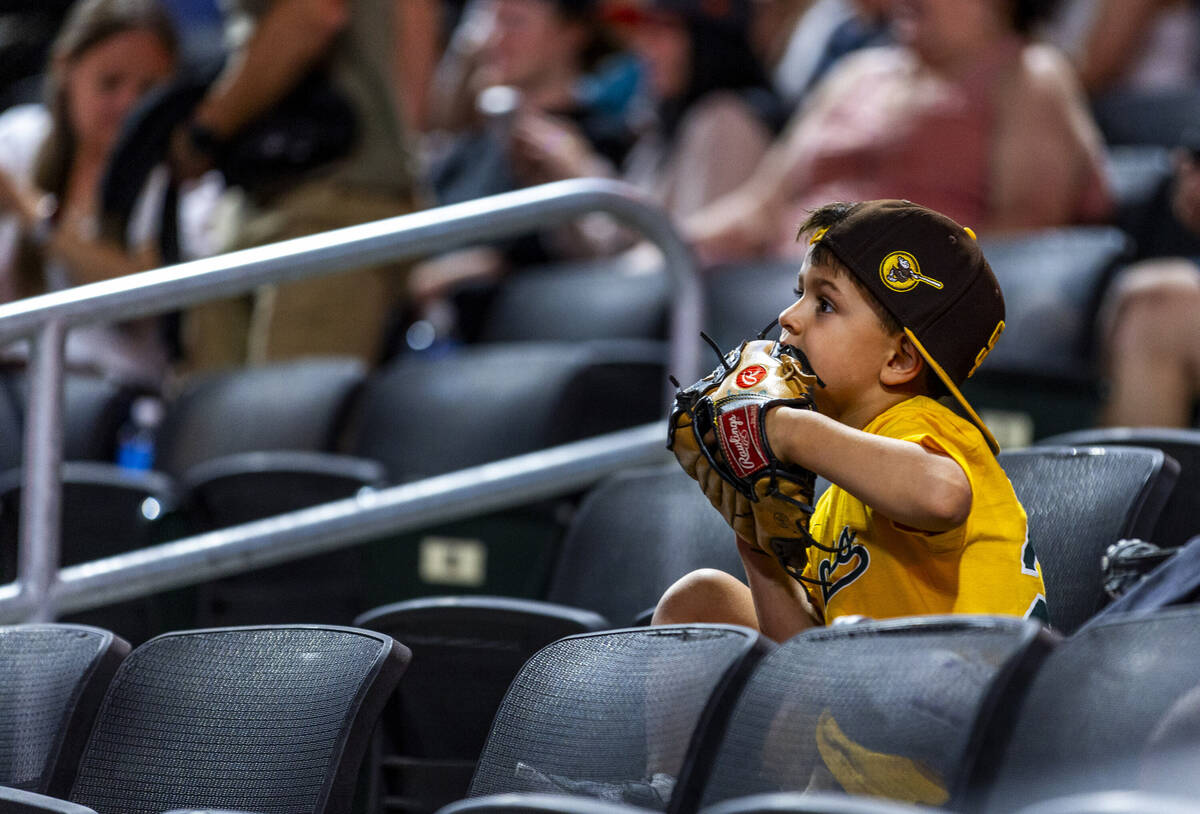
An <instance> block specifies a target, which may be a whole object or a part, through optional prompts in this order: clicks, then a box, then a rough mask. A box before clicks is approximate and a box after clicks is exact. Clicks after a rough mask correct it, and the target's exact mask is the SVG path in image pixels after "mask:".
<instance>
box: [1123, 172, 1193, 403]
mask: <svg viewBox="0 0 1200 814" xmlns="http://www.w3.org/2000/svg"><path fill="white" fill-rule="evenodd" d="M1172 205H1173V208H1174V212H1175V217H1176V218H1178V219H1179V221H1180V223H1182V224H1184V225H1185V226H1187V227H1188V228H1189V229H1191V230H1192V231H1194V232H1196V233H1197V234H1200V163H1198V161H1197V157H1196V156H1195V155H1186V154H1180V156H1179V158H1178V168H1177V172H1176V185H1175V192H1174V198H1173V200H1172ZM1197 262H1198V259H1197V258H1190V259H1188V258H1156V259H1152V260H1146V261H1143V262H1141V263H1136V264H1134V265H1132V266H1130V267H1129V268H1128V269H1126V270H1125V271H1123V272H1122V273H1121V275H1120V276H1119V277H1118V278H1117V279H1116V280H1115V281H1114V282H1113V285H1112V287H1111V288H1110V289H1109V292H1108V294H1107V295H1106V299H1105V302H1104V304H1103V306H1102V309H1101V320H1100V325H1101V331H1102V336H1103V347H1104V355H1105V361H1106V364H1107V368H1108V379H1109V388H1110V390H1109V394H1108V400H1107V404H1106V407H1105V411H1104V414H1103V417H1102V420H1103V423H1105V424H1107V425H1108V426H1114V427H1124V426H1134V427H1136V426H1161V427H1187V426H1191V425H1193V424H1194V423H1195V420H1196V402H1197V398H1198V397H1200V267H1198V266H1197Z"/></svg>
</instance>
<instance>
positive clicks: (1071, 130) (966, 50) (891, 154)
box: [686, 0, 1112, 262]
mask: <svg viewBox="0 0 1200 814" xmlns="http://www.w3.org/2000/svg"><path fill="white" fill-rule="evenodd" d="M1035 5H1039V4H1037V3H1014V2H1011V0H897V2H896V3H895V6H894V9H893V32H894V35H895V37H896V40H897V44H896V45H894V46H885V47H880V48H869V49H864V50H861V51H858V52H856V53H854V54H852V55H850V56H849V57H846V58H845V59H844V60H842V61H841V62H839V63H838V64H837V66H836V67H834V68H833V70H831V71H830V73H829V74H828V75H827V76H826V78H825V79H824V81H823V82H821V83H820V85H818V87H817V88H815V89H814V91H813V93H812V94H811V95H810V97H809V99H808V100H807V101H806V103H805V104H804V106H803V107H802V108H801V109H800V110H799V111H798V112H797V113H796V115H795V116H794V117H793V120H792V122H791V123H790V124H789V127H788V131H787V132H786V133H785V135H784V136H783V137H782V138H781V140H780V141H779V142H778V143H777V144H776V145H775V146H774V147H773V148H772V150H771V151H770V153H769V154H768V155H767V157H766V159H765V160H764V161H763V162H762V164H761V165H760V166H759V168H758V170H757V171H756V173H755V174H754V176H753V177H752V178H751V179H750V181H749V182H747V183H746V184H745V185H743V186H742V187H741V188H740V189H739V190H737V191H736V192H735V193H734V194H733V195H730V196H728V197H726V198H725V199H723V200H721V201H718V202H716V203H715V204H714V205H713V206H711V207H709V208H707V209H706V210H705V211H703V212H701V213H698V214H697V215H696V216H695V217H694V218H691V219H689V221H688V223H687V226H686V228H687V231H688V233H689V234H690V236H691V237H692V239H693V240H694V241H695V242H696V245H697V248H698V249H699V251H700V253H701V255H702V257H703V258H704V259H706V260H708V261H710V262H711V261H715V260H723V259H736V258H745V257H753V256H761V255H771V254H780V253H789V252H795V251H798V250H799V248H802V247H796V246H795V245H794V243H795V228H796V225H797V224H798V223H800V222H801V221H802V220H803V213H804V212H805V211H807V210H810V209H812V208H813V207H816V206H819V205H821V204H824V203H828V202H830V201H836V200H865V199H871V198H889V197H894V198H908V199H910V200H913V201H916V202H917V203H921V204H923V205H926V206H930V207H933V208H935V209H937V210H939V211H942V212H945V213H947V214H948V215H950V216H951V217H953V218H954V219H955V220H957V221H959V222H960V223H966V224H971V225H973V226H974V227H975V228H978V229H993V230H1000V229H1020V228H1036V227H1042V226H1051V225H1057V224H1065V223H1076V222H1089V221H1100V220H1104V219H1106V218H1107V217H1109V216H1110V214H1111V208H1112V203H1111V200H1110V195H1109V192H1108V188H1107V183H1106V179H1105V175H1104V165H1103V161H1104V154H1103V144H1102V142H1101V139H1100V135H1099V133H1098V131H1097V129H1096V127H1095V124H1094V122H1093V121H1092V120H1091V118H1090V116H1089V114H1088V111H1087V109H1086V107H1085V105H1084V99H1083V95H1082V93H1081V91H1080V89H1079V87H1078V84H1077V82H1076V80H1075V78H1074V75H1073V74H1072V72H1071V69H1070V67H1069V65H1067V64H1066V62H1065V60H1064V59H1063V58H1062V57H1061V56H1060V55H1059V54H1058V53H1057V51H1055V50H1054V49H1053V48H1051V47H1049V46H1045V45H1041V44H1038V43H1035V42H1031V41H1030V39H1029V37H1028V32H1029V30H1030V28H1031V26H1032V25H1033V23H1034V21H1035V19H1036V17H1037V9H1035V8H1034V6H1035Z"/></svg>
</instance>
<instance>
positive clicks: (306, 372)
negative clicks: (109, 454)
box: [157, 356, 381, 627]
mask: <svg viewBox="0 0 1200 814" xmlns="http://www.w3.org/2000/svg"><path fill="white" fill-rule="evenodd" d="M365 378H366V369H365V366H364V365H363V363H362V362H361V361H360V360H358V359H354V358H350V357H339V356H331V357H309V358H305V359H298V360H294V361H288V362H276V363H271V364H267V365H262V366H257V367H246V368H237V369H231V370H223V371H218V372H214V373H208V374H201V375H197V376H194V377H192V378H191V379H189V380H188V382H187V383H186V384H185V386H184V388H183V390H182V391H181V392H180V394H179V395H178V396H177V397H175V398H173V399H172V400H171V401H170V402H169V404H168V409H167V413H166V418H165V420H164V422H163V425H162V428H161V430H160V433H159V438H158V462H157V466H158V467H159V468H160V469H162V470H164V471H166V472H168V473H171V474H172V475H174V476H175V477H177V478H178V480H179V482H180V484H181V487H182V488H181V496H180V501H181V505H182V507H183V514H184V516H185V517H186V519H187V521H188V526H187V528H186V529H185V533H199V532H202V531H209V530H212V529H215V528H223V527H226V526H230V525H235V524H238V523H243V522H248V521H250V520H257V519H260V518H263V517H268V516H270V515H272V514H278V513H281V512H285V511H292V510H295V509H301V508H305V507H307V506H311V505H314V504H318V503H324V502H328V501H331V500H336V499H339V498H343V497H347V496H350V495H353V494H354V493H355V492H357V490H358V489H360V488H362V487H363V486H373V485H378V482H379V480H380V475H381V468H380V467H379V465H378V464H376V463H374V462H372V461H365V460H357V459H353V458H349V457H343V456H341V455H340V454H339V453H340V450H339V443H340V440H341V437H342V433H343V431H344V429H345V427H346V422H347V421H348V420H349V416H350V414H351V412H352V410H353V408H354V404H355V399H356V397H357V395H358V394H359V392H360V389H361V387H362V384H363V381H364V380H365ZM361 556H362V555H361V552H360V551H358V550H353V551H340V552H335V553H332V554H327V555H323V556H320V557H312V558H308V559H305V560H303V561H300V562H296V563H291V564H288V565H284V566H279V567H275V568H269V569H260V570H258V571H256V572H254V573H250V574H245V575H239V576H235V577H228V578H226V579H221V580H216V581H213V582H210V583H206V584H204V585H202V586H199V587H197V588H196V589H195V591H194V598H193V600H192V601H191V604H190V608H191V611H190V612H191V616H189V617H188V622H187V623H186V624H185V626H190V627H194V626H228V625H235V624H263V623H271V624H280V623H287V622H313V621H322V622H336V623H341V624H346V623H349V622H350V620H351V619H353V618H354V615H355V614H356V613H358V612H359V611H361V610H362V608H363V606H361V605H359V604H358V599H357V593H358V592H359V591H360V589H361V580H359V578H358V575H359V573H360V569H361ZM306 575H307V576H308V577H312V578H309V579H306V578H305V577H306ZM314 588H316V589H317V590H314ZM324 601H327V602H328V604H326V605H325V606H324V610H325V612H324V613H322V614H320V615H318V614H316V613H314V610H313V609H314V607H320V606H321V603H322V602H324Z"/></svg>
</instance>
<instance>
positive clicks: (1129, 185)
mask: <svg viewBox="0 0 1200 814" xmlns="http://www.w3.org/2000/svg"><path fill="white" fill-rule="evenodd" d="M1106 158H1107V161H1106V168H1107V175H1108V181H1109V186H1110V188H1111V189H1112V196H1113V201H1114V203H1115V205H1116V213H1115V218H1114V224H1115V225H1116V226H1118V227H1119V228H1120V229H1122V230H1123V231H1124V232H1125V233H1126V234H1128V235H1129V237H1130V238H1132V240H1133V254H1132V256H1131V257H1130V260H1143V259H1146V258H1150V257H1166V256H1184V257H1191V256H1195V255H1198V254H1200V237H1198V236H1197V235H1196V234H1194V233H1193V232H1192V231H1191V230H1189V229H1188V228H1187V227H1186V226H1184V225H1183V224H1181V223H1180V222H1179V220H1178V219H1177V218H1176V217H1175V213H1174V212H1173V211H1172V208H1171V197H1172V194H1173V192H1174V190H1175V171H1174V162H1173V160H1172V158H1171V148H1169V147H1164V146H1160V145H1152V144H1140V145H1116V146H1112V147H1110V148H1109V149H1108V151H1107V154H1106Z"/></svg>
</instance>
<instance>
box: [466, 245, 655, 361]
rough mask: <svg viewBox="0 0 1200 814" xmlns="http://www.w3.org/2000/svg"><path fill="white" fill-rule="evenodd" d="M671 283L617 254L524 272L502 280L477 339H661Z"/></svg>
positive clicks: (489, 340) (505, 340) (519, 340)
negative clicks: (615, 255)
mask: <svg viewBox="0 0 1200 814" xmlns="http://www.w3.org/2000/svg"><path fill="white" fill-rule="evenodd" d="M670 291H671V287H670V283H669V281H668V279H667V275H666V273H665V271H664V269H663V268H662V266H661V263H657V264H656V265H655V267H654V268H646V267H645V265H644V264H640V265H639V264H637V263H635V262H633V261H632V258H631V257H627V256H625V255H621V256H618V257H606V258H601V259H587V260H581V261H575V262H571V263H561V264H555V265H552V266H548V267H541V268H536V269H527V270H523V271H520V272H518V273H516V274H512V275H509V276H508V277H507V278H505V280H504V283H503V284H502V285H501V286H500V289H499V291H498V292H497V293H496V296H495V298H494V299H493V300H492V302H491V303H490V305H489V306H488V309H487V312H486V313H485V314H484V319H483V325H482V326H481V328H480V333H479V341H483V342H523V341H531V340H544V339H567V340H573V341H582V340H589V339H612V338H619V337H627V338H634V339H665V338H666V334H665V331H666V315H667V309H668V306H669V299H670Z"/></svg>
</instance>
